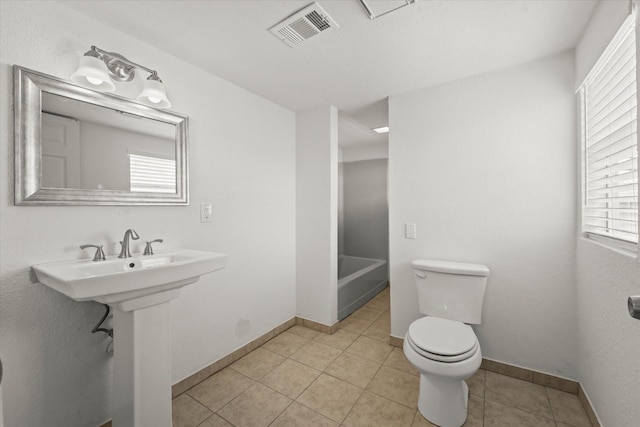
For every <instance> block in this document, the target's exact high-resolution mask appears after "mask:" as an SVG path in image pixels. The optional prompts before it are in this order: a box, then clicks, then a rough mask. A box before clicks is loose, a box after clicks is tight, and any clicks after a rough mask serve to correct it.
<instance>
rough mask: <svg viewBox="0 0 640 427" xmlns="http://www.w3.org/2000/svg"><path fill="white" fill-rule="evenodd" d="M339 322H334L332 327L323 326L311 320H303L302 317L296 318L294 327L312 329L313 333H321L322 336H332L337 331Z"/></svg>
mask: <svg viewBox="0 0 640 427" xmlns="http://www.w3.org/2000/svg"><path fill="white" fill-rule="evenodd" d="M339 324H340V322H336V323H334V324H333V325H331V326H329V325H325V324H324V323H319V322H316V321H313V320H309V319H305V318H303V317H296V325H299V326H304V327H305V328H309V329H313V330H314V331H318V332H322V333H323V334H328V335H333V334H335V333H336V331H337V330H338V325H339Z"/></svg>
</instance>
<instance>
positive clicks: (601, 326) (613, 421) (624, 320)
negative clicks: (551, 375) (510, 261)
mask: <svg viewBox="0 0 640 427" xmlns="http://www.w3.org/2000/svg"><path fill="white" fill-rule="evenodd" d="M636 3H637V2H636ZM638 6H640V5H638ZM628 14H629V3H628V2H626V1H625V2H622V1H621V2H601V3H600V4H599V5H598V8H597V9H596V10H595V12H594V15H593V16H592V18H591V21H590V22H589V25H588V26H587V28H586V29H585V33H584V36H583V37H582V40H581V41H580V43H579V44H578V47H577V48H576V70H577V71H576V74H577V75H578V76H581V77H584V76H586V75H587V74H588V72H589V70H590V69H591V67H592V66H593V64H594V63H595V61H596V60H597V59H598V58H599V57H600V55H601V54H602V52H603V51H604V49H605V48H606V46H607V45H608V44H609V42H610V40H611V39H612V38H613V36H614V35H615V33H616V31H617V30H618V28H619V27H620V25H621V24H622V22H623V21H624V19H625V18H626V17H627V16H628ZM636 19H637V16H636ZM638 31H639V29H638V24H637V23H636V40H640V34H638ZM636 71H637V72H638V78H637V81H638V82H640V69H639V70H636ZM577 229H578V234H579V233H580V232H579V230H580V228H579V224H578V227H577ZM576 272H577V274H576V277H577V301H578V307H577V317H578V335H579V341H578V355H577V359H576V363H577V365H578V369H579V372H580V381H581V383H582V385H583V387H584V389H585V392H586V395H587V396H588V398H589V400H590V401H591V405H592V406H593V407H594V409H595V410H596V413H597V415H598V417H599V418H600V421H601V423H602V425H603V426H631V425H637V424H638V403H639V402H640V400H639V399H640V397H639V396H640V321H638V320H635V319H633V318H631V317H630V316H629V315H628V314H627V306H626V303H627V297H629V296H630V295H640V258H639V257H638V256H637V255H636V257H635V258H634V257H630V256H625V255H621V254H619V253H616V252H613V251H611V250H610V249H607V248H603V247H601V246H598V245H597V244H595V243H593V241H589V240H586V239H584V238H582V237H581V236H580V235H579V236H578V245H577V262H576Z"/></svg>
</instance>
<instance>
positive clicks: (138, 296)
mask: <svg viewBox="0 0 640 427" xmlns="http://www.w3.org/2000/svg"><path fill="white" fill-rule="evenodd" d="M226 263H227V255H226V254H220V253H215V252H204V251H195V250H190V249H175V250H167V251H165V252H161V253H157V254H155V255H147V256H145V255H134V256H133V257H130V258H124V259H119V258H116V257H115V256H114V257H113V258H110V259H108V260H106V261H92V260H89V259H85V260H75V261H60V262H52V263H47V264H39V265H34V266H33V271H35V273H36V276H37V278H38V281H39V282H40V283H43V284H44V285H46V286H49V287H50V288H53V289H55V290H56V291H59V292H61V293H63V294H65V295H66V296H68V297H69V298H72V299H74V300H76V301H89V300H91V301H97V302H101V303H103V304H108V305H109V306H111V307H113V308H114V310H113V322H112V325H113V339H114V354H113V357H114V360H113V399H112V402H111V410H112V425H113V427H148V426H154V427H171V322H170V304H169V301H170V300H172V299H173V298H176V297H177V296H178V295H179V293H180V288H182V287H183V286H186V285H189V284H191V283H194V282H196V281H197V280H198V279H199V278H200V276H201V275H202V274H206V273H210V272H212V271H215V270H220V269H222V268H224V267H225V265H226ZM87 327H88V328H89V327H90V325H88V326H87Z"/></svg>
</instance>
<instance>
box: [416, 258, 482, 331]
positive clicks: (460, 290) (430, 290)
mask: <svg viewBox="0 0 640 427" xmlns="http://www.w3.org/2000/svg"><path fill="white" fill-rule="evenodd" d="M411 266H412V267H413V271H414V273H415V277H416V287H417V289H418V306H419V310H420V313H422V314H424V315H427V316H435V317H441V318H444V319H449V320H456V321H458V322H463V323H471V324H480V323H481V322H482V302H483V300H484V291H485V289H486V286H487V277H488V276H489V268H488V267H487V266H486V265H482V264H466V263H460V262H451V261H438V260H429V259H418V260H415V261H413V262H412V263H411Z"/></svg>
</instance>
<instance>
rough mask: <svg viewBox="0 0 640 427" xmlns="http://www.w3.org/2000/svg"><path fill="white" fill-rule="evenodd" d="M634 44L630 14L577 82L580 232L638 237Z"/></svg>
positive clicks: (633, 239) (629, 239) (625, 239)
mask: <svg viewBox="0 0 640 427" xmlns="http://www.w3.org/2000/svg"><path fill="white" fill-rule="evenodd" d="M636 91H637V88H636V43H635V29H634V20H633V17H630V19H627V21H625V24H624V25H623V27H622V28H621V30H620V31H619V33H618V34H617V35H616V37H615V38H614V41H613V42H612V44H611V45H610V46H609V48H607V51H606V52H605V54H604V55H603V56H602V57H601V58H600V60H599V61H598V63H597V64H596V66H595V67H594V70H593V71H592V73H591V75H590V76H589V77H588V78H587V80H586V81H585V83H584V85H583V87H582V99H583V103H584V104H583V108H584V111H583V113H584V132H585V134H584V198H583V199H584V206H583V222H582V223H583V231H585V232H587V233H593V234H598V235H602V236H608V237H612V238H615V239H619V240H624V241H627V242H634V243H637V242H638V141H637V127H638V125H637V123H638V121H637V111H638V108H637V96H636Z"/></svg>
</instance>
